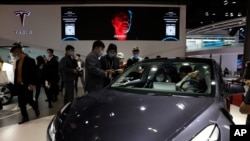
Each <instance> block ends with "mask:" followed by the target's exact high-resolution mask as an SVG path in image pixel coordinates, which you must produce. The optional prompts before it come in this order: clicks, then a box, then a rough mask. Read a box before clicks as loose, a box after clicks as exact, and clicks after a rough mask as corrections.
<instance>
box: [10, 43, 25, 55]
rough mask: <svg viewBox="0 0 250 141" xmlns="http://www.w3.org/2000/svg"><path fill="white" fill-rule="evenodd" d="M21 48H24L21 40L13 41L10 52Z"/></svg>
mask: <svg viewBox="0 0 250 141" xmlns="http://www.w3.org/2000/svg"><path fill="white" fill-rule="evenodd" d="M17 49H20V50H22V45H21V43H20V42H15V43H13V46H12V48H11V49H10V52H11V53H13V52H14V51H15V50H17Z"/></svg>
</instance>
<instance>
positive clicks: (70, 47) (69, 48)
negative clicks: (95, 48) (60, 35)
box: [65, 45, 75, 51]
mask: <svg viewBox="0 0 250 141" xmlns="http://www.w3.org/2000/svg"><path fill="white" fill-rule="evenodd" d="M71 49H75V48H74V47H73V46H72V45H67V46H66V48H65V50H66V51H68V50H71Z"/></svg>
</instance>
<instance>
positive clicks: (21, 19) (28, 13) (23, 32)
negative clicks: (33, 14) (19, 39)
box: [14, 10, 32, 35]
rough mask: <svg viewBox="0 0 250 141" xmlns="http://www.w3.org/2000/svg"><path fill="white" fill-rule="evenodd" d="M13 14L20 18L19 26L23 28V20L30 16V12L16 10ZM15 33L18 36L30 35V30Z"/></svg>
mask: <svg viewBox="0 0 250 141" xmlns="http://www.w3.org/2000/svg"><path fill="white" fill-rule="evenodd" d="M14 14H15V15H16V16H19V17H20V21H21V25H22V26H23V27H24V23H25V18H26V17H27V16H29V15H30V11H26V10H17V11H14ZM15 33H16V34H18V35H30V34H32V30H16V31H15Z"/></svg>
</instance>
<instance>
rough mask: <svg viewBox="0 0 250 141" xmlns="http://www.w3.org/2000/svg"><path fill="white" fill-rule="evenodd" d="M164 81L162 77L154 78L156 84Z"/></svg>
mask: <svg viewBox="0 0 250 141" xmlns="http://www.w3.org/2000/svg"><path fill="white" fill-rule="evenodd" d="M163 80H164V77H156V81H157V82H162V81H163Z"/></svg>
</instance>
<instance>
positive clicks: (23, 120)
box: [18, 118, 29, 124]
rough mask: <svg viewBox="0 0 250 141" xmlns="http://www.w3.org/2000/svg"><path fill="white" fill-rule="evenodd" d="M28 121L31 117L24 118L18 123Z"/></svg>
mask: <svg viewBox="0 0 250 141" xmlns="http://www.w3.org/2000/svg"><path fill="white" fill-rule="evenodd" d="M28 121H29V118H23V119H22V120H21V121H19V122H18V124H23V123H25V122H28Z"/></svg>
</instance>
